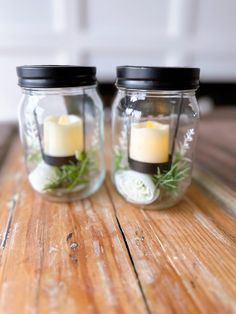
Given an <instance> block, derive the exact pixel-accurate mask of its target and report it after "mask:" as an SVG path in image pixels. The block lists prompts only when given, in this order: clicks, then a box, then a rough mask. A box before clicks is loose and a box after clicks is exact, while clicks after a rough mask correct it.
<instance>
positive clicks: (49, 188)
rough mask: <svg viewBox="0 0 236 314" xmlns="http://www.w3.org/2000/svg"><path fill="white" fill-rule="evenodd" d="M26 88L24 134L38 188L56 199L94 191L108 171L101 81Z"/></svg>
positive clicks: (22, 109) (31, 174) (32, 179)
mask: <svg viewBox="0 0 236 314" xmlns="http://www.w3.org/2000/svg"><path fill="white" fill-rule="evenodd" d="M22 91H23V94H22V100H21V103H20V107H19V125H20V136H21V141H22V143H23V146H24V152H25V160H26V165H27V171H28V178H29V182H30V184H31V186H32V187H33V189H34V190H36V191H37V192H39V193H40V194H42V195H43V196H45V197H47V198H48V199H49V200H52V201H73V200H77V199H82V198H85V197H87V196H89V195H91V194H92V193H94V192H95V191H96V190H97V189H98V188H99V187H100V185H101V184H102V182H103V179H104V176H105V168H104V156H103V155H104V154H103V151H104V147H103V146H104V144H103V142H104V141H103V138H104V135H103V105H102V102H101V99H100V97H99V95H98V94H97V91H96V85H95V84H93V85H89V86H81V87H60V88H28V87H26V88H25V87H23V88H22Z"/></svg>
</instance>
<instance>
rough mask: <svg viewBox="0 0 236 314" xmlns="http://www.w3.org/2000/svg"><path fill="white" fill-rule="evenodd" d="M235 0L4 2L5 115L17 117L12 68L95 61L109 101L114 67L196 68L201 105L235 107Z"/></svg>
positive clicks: (0, 13)
mask: <svg viewBox="0 0 236 314" xmlns="http://www.w3.org/2000/svg"><path fill="white" fill-rule="evenodd" d="M235 13H236V1H235V0H165V1H163V0H145V1H143V0H129V1H127V0H109V1H107V0H99V1H98V0H40V1H36V0H21V1H16V0H14V1H13V0H8V1H6V0H0V69H1V75H0V120H5V121H6V120H15V119H16V118H17V105H18V102H19V99H20V88H19V87H18V86H17V77H16V72H15V67H16V66H17V65H24V64H78V65H94V66H97V72H98V79H99V82H100V85H99V90H100V92H101V93H102V96H103V99H104V100H105V103H106V105H107V106H109V104H110V103H111V99H112V97H113V95H114V93H115V88H114V85H113V84H114V81H115V67H116V66H117V65H124V64H126V65H155V66H198V67H200V68H201V83H202V84H201V88H200V90H199V92H198V97H200V102H201V103H202V104H203V105H204V107H205V108H211V107H212V105H215V106H220V105H234V104H236V96H235V94H236V36H235V30H236V19H235Z"/></svg>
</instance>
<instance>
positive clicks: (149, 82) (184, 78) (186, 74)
mask: <svg viewBox="0 0 236 314" xmlns="http://www.w3.org/2000/svg"><path fill="white" fill-rule="evenodd" d="M116 70H117V81H116V85H117V87H124V88H131V89H144V90H145V89H147V90H173V91H174V90H191V89H197V88H198V87H199V75H200V69H199V68H188V67H149V66H118V67H117V68H116Z"/></svg>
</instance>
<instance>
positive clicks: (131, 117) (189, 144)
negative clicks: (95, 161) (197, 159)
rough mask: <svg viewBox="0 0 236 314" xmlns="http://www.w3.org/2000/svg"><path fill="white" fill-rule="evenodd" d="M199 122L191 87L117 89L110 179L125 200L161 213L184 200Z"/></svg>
mask: <svg viewBox="0 0 236 314" xmlns="http://www.w3.org/2000/svg"><path fill="white" fill-rule="evenodd" d="M198 119H199V109H198V105H197V101H196V98H195V90H193V89H191V90H171V91H170V90H169V91H168V90H167V91H163V90H144V89H137V88H125V87H123V86H122V87H119V90H118V93H117V95H116V98H115V100H114V103H113V109H112V180H113V183H114V184H115V186H116V189H117V191H118V192H119V193H120V194H121V195H122V196H123V197H124V198H125V199H126V200H127V201H128V202H131V203H133V204H136V205H138V206H142V207H145V208H150V209H160V208H166V207H171V206H173V205H174V204H176V203H177V202H178V201H179V200H180V199H181V198H182V197H183V195H184V193H185V191H186V189H187V187H188V186H189V185H190V182H191V173H192V166H193V157H194V147H195V142H196V136H197V124H198Z"/></svg>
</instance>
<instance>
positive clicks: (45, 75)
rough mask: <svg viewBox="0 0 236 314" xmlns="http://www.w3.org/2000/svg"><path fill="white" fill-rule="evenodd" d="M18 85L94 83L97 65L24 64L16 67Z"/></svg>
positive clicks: (63, 85)
mask: <svg viewBox="0 0 236 314" xmlns="http://www.w3.org/2000/svg"><path fill="white" fill-rule="evenodd" d="M16 72H17V76H18V85H19V86H21V87H25V88H56V87H76V86H86V85H93V84H95V83H96V67H85V66H72V65H24V66H19V67H17V68H16Z"/></svg>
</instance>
